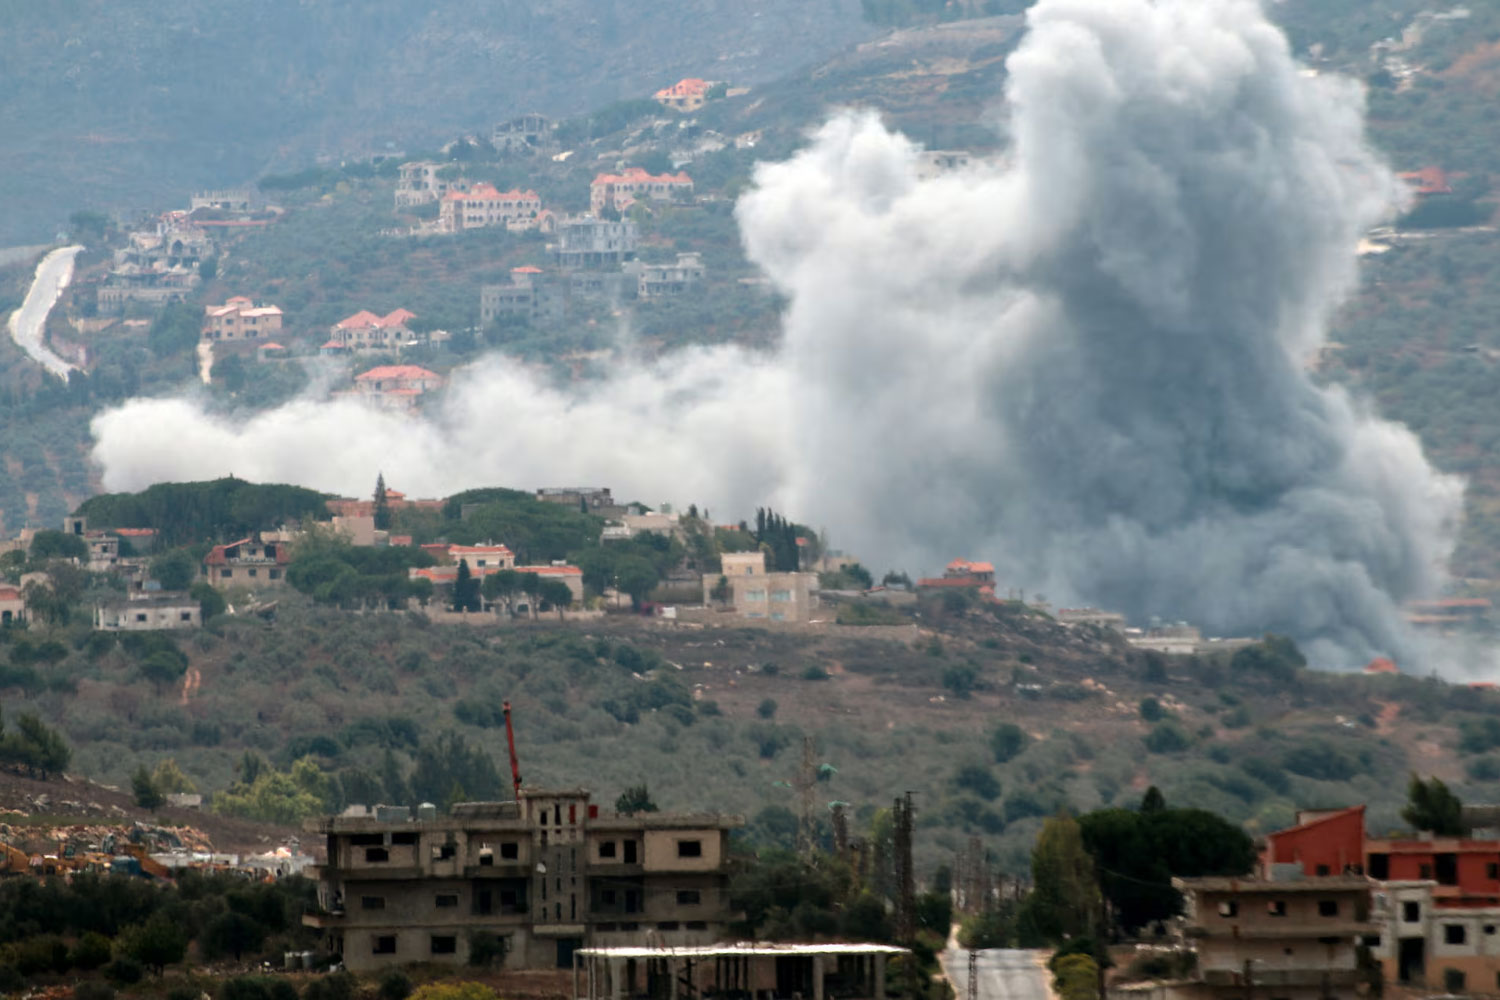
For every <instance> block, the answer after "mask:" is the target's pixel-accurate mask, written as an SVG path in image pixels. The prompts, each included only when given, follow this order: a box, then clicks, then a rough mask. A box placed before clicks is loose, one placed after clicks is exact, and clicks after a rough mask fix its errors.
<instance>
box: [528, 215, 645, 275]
mask: <svg viewBox="0 0 1500 1000" xmlns="http://www.w3.org/2000/svg"><path fill="white" fill-rule="evenodd" d="M639 243H640V230H639V228H638V227H637V226H636V224H635V222H634V221H633V220H631V219H620V220H619V221H615V222H612V221H610V220H608V219H600V218H598V217H597V216H594V215H575V216H571V217H569V218H567V219H563V220H562V221H560V222H559V223H558V224H557V242H556V243H553V244H551V245H550V246H549V248H548V249H550V250H551V251H552V256H553V257H554V259H556V261H557V264H558V266H559V267H564V268H583V267H606V266H609V265H618V264H623V263H625V262H626V261H628V260H634V259H635V253H636V247H637V246H638V245H639Z"/></svg>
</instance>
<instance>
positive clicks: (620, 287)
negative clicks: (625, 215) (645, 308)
mask: <svg viewBox="0 0 1500 1000" xmlns="http://www.w3.org/2000/svg"><path fill="white" fill-rule="evenodd" d="M631 225H634V223H631ZM639 285H640V280H639V279H638V278H637V276H636V275H633V274H626V273H625V272H623V271H570V272H568V297H569V298H570V299H571V298H579V299H603V300H604V301H606V302H621V301H624V300H626V299H633V298H635V292H636V288H638V287H639Z"/></svg>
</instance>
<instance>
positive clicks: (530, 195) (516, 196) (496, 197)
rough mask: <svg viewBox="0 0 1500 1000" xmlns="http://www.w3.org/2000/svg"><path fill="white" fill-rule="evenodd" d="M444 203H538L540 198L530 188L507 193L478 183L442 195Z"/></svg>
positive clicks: (515, 189) (490, 185)
mask: <svg viewBox="0 0 1500 1000" xmlns="http://www.w3.org/2000/svg"><path fill="white" fill-rule="evenodd" d="M443 198H444V200H446V201H539V200H541V196H540V195H538V194H537V193H536V192H535V191H532V190H531V189H530V188H528V189H526V190H525V191H522V190H521V189H519V188H511V189H510V190H509V191H500V190H497V189H496V188H495V185H493V184H486V183H483V182H481V183H479V184H475V185H474V186H473V187H471V188H469V190H467V191H449V192H448V193H447V194H445V195H443Z"/></svg>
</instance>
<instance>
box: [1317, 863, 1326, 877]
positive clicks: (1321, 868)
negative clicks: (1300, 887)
mask: <svg viewBox="0 0 1500 1000" xmlns="http://www.w3.org/2000/svg"><path fill="white" fill-rule="evenodd" d="M1316 874H1317V875H1319V876H1323V875H1327V874H1328V866H1327V865H1318V867H1317V870H1316Z"/></svg>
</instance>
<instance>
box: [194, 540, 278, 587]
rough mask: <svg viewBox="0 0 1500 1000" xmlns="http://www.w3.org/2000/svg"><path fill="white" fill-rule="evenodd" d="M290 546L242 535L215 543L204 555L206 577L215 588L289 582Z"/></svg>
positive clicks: (270, 585)
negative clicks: (231, 540) (287, 578)
mask: <svg viewBox="0 0 1500 1000" xmlns="http://www.w3.org/2000/svg"><path fill="white" fill-rule="evenodd" d="M291 561H292V560H291V551H290V546H288V545H286V544H285V543H284V542H266V541H261V540H259V539H258V538H242V539H240V540H239V541H237V542H230V543H229V544H228V545H215V546H214V547H213V548H212V549H210V550H209V552H208V555H206V556H204V557H203V566H202V570H203V578H204V579H205V580H207V581H208V582H209V583H211V584H213V585H214V586H215V587H232V586H236V585H238V586H242V587H279V586H281V585H282V584H283V583H285V582H286V566H287V563H289V562H291Z"/></svg>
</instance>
